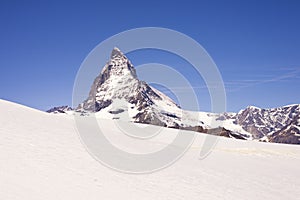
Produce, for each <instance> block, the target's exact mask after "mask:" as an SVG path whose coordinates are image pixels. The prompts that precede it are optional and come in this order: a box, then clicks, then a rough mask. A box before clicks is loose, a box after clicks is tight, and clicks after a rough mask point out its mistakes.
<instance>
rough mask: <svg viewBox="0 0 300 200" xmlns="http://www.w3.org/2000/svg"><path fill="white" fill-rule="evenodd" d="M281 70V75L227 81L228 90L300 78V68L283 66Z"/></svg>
mask: <svg viewBox="0 0 300 200" xmlns="http://www.w3.org/2000/svg"><path fill="white" fill-rule="evenodd" d="M280 71H282V72H284V73H283V74H281V75H277V76H270V77H266V78H258V79H245V80H233V81H227V82H225V85H226V88H227V89H228V90H227V91H229V92H235V91H239V90H241V89H244V88H247V87H252V86H257V85H261V84H265V83H272V82H286V81H291V80H295V79H299V77H300V68H282V69H280Z"/></svg>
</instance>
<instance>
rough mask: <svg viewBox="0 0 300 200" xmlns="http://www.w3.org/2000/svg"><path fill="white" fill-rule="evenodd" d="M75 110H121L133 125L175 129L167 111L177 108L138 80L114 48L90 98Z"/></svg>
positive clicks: (130, 65) (162, 95) (170, 101)
mask: <svg viewBox="0 0 300 200" xmlns="http://www.w3.org/2000/svg"><path fill="white" fill-rule="evenodd" d="M117 102H118V103H117ZM120 102H122V103H121V104H120ZM162 107H163V108H162ZM77 109H80V110H86V111H92V112H98V111H103V110H105V109H106V110H108V111H107V112H109V113H115V112H114V110H116V109H117V110H120V109H122V110H124V112H128V113H130V115H131V116H130V118H131V119H132V121H134V122H139V123H148V124H154V125H162V126H168V125H170V126H174V125H175V120H174V119H176V120H177V119H178V117H177V116H175V117H173V118H174V119H173V118H172V117H170V116H169V115H168V110H179V109H180V108H179V106H178V105H177V104H176V103H174V102H173V101H172V100H171V99H170V98H168V97H167V96H166V95H164V94H163V93H161V92H159V91H157V90H156V89H154V88H152V87H151V86H149V85H148V84H147V83H146V82H144V81H140V80H139V79H138V77H137V75H136V71H135V69H134V66H133V65H132V64H131V63H130V61H129V60H128V58H127V57H126V56H125V55H124V54H123V53H122V52H121V51H120V50H119V49H118V48H114V49H113V50H112V53H111V57H110V60H109V61H108V62H107V64H106V65H105V66H104V68H103V70H102V71H101V73H100V74H99V75H98V76H97V77H96V79H95V81H94V83H93V85H92V87H91V90H90V93H89V97H88V98H87V99H86V100H85V101H84V102H83V103H82V104H80V105H79V107H78V108H77ZM111 109H114V110H113V112H110V111H112V110H111ZM132 113H134V114H132ZM172 116H173V115H172ZM170 118H172V119H170Z"/></svg>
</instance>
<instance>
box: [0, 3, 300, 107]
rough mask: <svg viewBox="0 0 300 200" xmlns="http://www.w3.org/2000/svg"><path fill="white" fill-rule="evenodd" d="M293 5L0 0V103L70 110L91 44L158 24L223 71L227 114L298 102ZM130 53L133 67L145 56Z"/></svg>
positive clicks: (297, 7)
mask: <svg viewBox="0 0 300 200" xmlns="http://www.w3.org/2000/svg"><path fill="white" fill-rule="evenodd" d="M299 2H300V1H290V0H287V1H284V0H282V1H275V0H274V1H273V0H272V1H267V0H263V1H254V0H253V1H238V0H237V1H230V0H229V1H225V0H223V1H222V0H220V1H213V0H212V1H188V0H185V1H166V0H164V1H116V0H115V1H30V0H29V1H14V0H6V1H3V0H2V1H1V2H0V24H1V32H0V33H1V35H0V36H1V37H0V44H1V45H0V55H1V59H0V67H1V73H0V81H1V83H0V92H1V93H0V94H1V96H0V98H3V99H6V100H10V101H14V102H18V103H21V104H25V105H27V106H30V107H34V108H38V109H41V110H46V109H48V108H50V107H52V106H57V105H66V104H68V105H71V103H72V88H73V82H74V78H75V75H76V73H77V70H78V69H79V67H80V64H81V62H82V61H83V59H84V58H85V57H86V55H87V54H88V53H89V52H90V51H91V50H92V49H93V48H94V47H95V46H96V45H97V44H99V43H100V42H101V41H103V40H105V39H107V38H108V37H110V36H112V35H114V34H117V33H119V32H121V31H125V30H128V29H132V28H137V27H146V26H158V27H165V28H170V29H174V30H177V31H180V32H182V33H185V34H187V35H188V36H190V37H192V38H194V39H195V40H196V41H198V42H199V43H200V44H201V45H202V46H203V47H204V48H205V49H206V50H207V51H208V53H209V54H210V55H211V57H212V58H213V59H214V61H215V62H216V64H217V66H218V67H219V70H220V72H221V73H222V76H223V79H224V82H225V86H226V91H227V108H228V110H229V111H238V110H240V109H242V108H244V107H246V106H247V105H255V106H259V107H276V106H282V105H287V104H293V103H300V92H299V87H300V3H299ZM137 55H139V54H137ZM137 55H136V56H134V55H132V56H130V55H129V57H130V58H131V59H132V62H133V64H135V62H137V64H141V63H142V62H143V60H141V59H142V58H144V57H145V55H144V56H141V57H140V58H137ZM146 60H147V59H146ZM147 61H149V60H147ZM203 101H207V97H203ZM203 105H208V103H205V102H203ZM203 110H209V109H207V108H205V106H204V109H203Z"/></svg>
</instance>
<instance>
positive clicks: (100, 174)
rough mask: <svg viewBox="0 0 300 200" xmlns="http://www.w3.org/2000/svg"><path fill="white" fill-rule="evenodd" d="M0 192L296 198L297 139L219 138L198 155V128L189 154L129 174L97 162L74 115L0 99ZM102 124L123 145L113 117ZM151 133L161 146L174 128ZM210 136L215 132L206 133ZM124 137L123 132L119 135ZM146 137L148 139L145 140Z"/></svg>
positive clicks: (12, 198) (4, 195) (10, 195)
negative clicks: (201, 156) (166, 164)
mask: <svg viewBox="0 0 300 200" xmlns="http://www.w3.org/2000/svg"><path fill="white" fill-rule="evenodd" d="M0 111H1V112H0V123H1V125H0V160H1V162H2V163H1V165H0V199H9V200H17V199H18V200H19V199H20V200H24V199H31V200H34V199H38V200H40V199H44V200H47V199H49V200H50V199H51V200H52V199H63V200H68V199H72V200H76V199H80V200H81V199H87V200H90V199H130V200H132V199H133V200H134V199H138V200H140V199H146V200H147V199H149V200H150V199H151V200H153V199H189V200H192V199H197V200H198V199H209V200H215V199H229V200H235V199H237V200H240V199H244V200H247V199H249V200H250V199H251V200H252V199H263V200H264V199H272V200H276V199H278V200H281V199H298V198H299V196H300V190H299V186H300V179H299V178H298V171H299V169H298V168H299V165H300V146H298V145H284V144H270V143H260V142H255V141H242V140H232V139H228V138H223V137H218V138H219V141H218V143H217V145H216V147H215V148H214V150H213V151H212V153H211V154H210V155H209V156H208V157H207V158H206V159H204V160H199V159H198V157H199V152H200V148H201V145H202V143H203V141H204V139H205V137H206V136H207V135H204V134H201V133H198V134H197V138H196V140H195V142H194V143H193V145H192V147H191V148H190V149H189V150H188V151H187V153H186V154H185V155H184V156H183V157H182V158H181V159H180V160H179V161H178V162H176V163H175V164H173V165H172V166H170V167H168V168H166V169H163V170H161V171H158V172H156V173H152V174H144V175H129V174H123V173H119V172H116V171H113V170H111V169H109V168H106V167H104V166H102V165H101V164H100V163H99V162H97V161H95V160H94V159H93V158H92V157H91V155H90V154H88V153H87V151H86V150H85V148H84V147H83V145H82V144H81V143H80V140H79V137H78V135H77V133H76V131H75V125H74V121H73V118H72V115H53V114H48V113H44V112H40V111H37V110H34V109H31V108H27V107H24V106H21V105H18V104H15V103H11V102H7V101H4V100H0ZM102 123H104V124H105V126H104V127H103V128H104V129H105V130H106V132H107V133H109V135H110V139H111V140H114V142H115V143H118V144H119V145H121V146H124V147H127V148H130V150H131V151H135V150H138V149H136V148H138V147H139V146H138V145H137V146H135V145H131V142H130V141H127V140H125V139H124V140H123V139H122V140H121V139H120V138H119V137H117V135H119V134H120V133H119V132H120V131H119V130H118V129H117V128H116V127H115V124H114V121H113V120H105V119H102ZM163 130H164V135H163V136H160V137H158V138H157V139H153V140H149V141H148V143H149V147H151V146H154V147H156V146H159V145H164V144H166V143H167V142H168V140H169V139H171V138H172V137H173V136H174V134H176V130H175V129H167V128H163ZM211 137H214V136H211ZM122 138H123V137H122ZM145 141H147V140H145Z"/></svg>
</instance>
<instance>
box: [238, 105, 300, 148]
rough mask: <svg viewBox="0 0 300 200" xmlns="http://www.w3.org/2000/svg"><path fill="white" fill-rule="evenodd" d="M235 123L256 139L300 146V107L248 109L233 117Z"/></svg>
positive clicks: (250, 107)
mask: <svg viewBox="0 0 300 200" xmlns="http://www.w3.org/2000/svg"><path fill="white" fill-rule="evenodd" d="M233 118H234V119H235V121H234V123H236V124H238V125H240V126H242V127H243V129H244V130H246V131H247V132H249V133H251V134H252V135H253V138H254V139H263V140H266V141H270V142H278V143H293V144H300V105H298V104H297V105H290V106H284V107H279V108H272V109H261V108H257V107H253V106H249V107H247V108H246V109H245V110H242V111H240V112H239V113H238V114H236V115H235V116H233Z"/></svg>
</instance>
